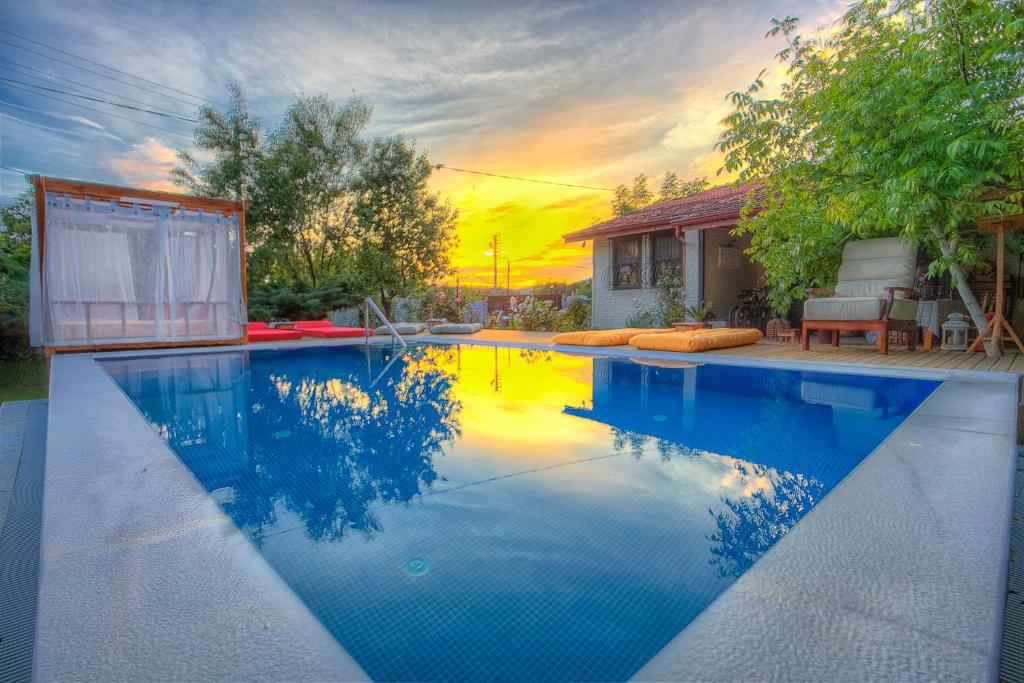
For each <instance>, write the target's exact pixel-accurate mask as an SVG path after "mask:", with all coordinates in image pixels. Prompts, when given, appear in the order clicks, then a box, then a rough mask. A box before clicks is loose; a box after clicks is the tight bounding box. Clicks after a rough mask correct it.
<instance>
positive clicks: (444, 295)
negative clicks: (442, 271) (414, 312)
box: [423, 287, 462, 323]
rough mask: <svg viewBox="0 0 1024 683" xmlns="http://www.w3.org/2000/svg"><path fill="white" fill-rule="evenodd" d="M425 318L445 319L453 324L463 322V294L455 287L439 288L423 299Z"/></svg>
mask: <svg viewBox="0 0 1024 683" xmlns="http://www.w3.org/2000/svg"><path fill="white" fill-rule="evenodd" d="M423 315H424V317H425V318H427V319H429V318H444V319H445V320H447V321H449V322H453V323H461V322H462V293H461V292H460V291H459V290H458V289H456V288H455V287H439V288H438V289H437V290H436V291H434V292H432V293H430V294H427V296H426V297H425V298H424V299H423Z"/></svg>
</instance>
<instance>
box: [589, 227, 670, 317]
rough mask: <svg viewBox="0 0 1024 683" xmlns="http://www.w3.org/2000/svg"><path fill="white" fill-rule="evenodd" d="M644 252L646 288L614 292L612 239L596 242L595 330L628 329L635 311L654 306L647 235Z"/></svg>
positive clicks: (654, 291)
mask: <svg viewBox="0 0 1024 683" xmlns="http://www.w3.org/2000/svg"><path fill="white" fill-rule="evenodd" d="M640 253H641V254H642V259H643V261H642V263H643V271H642V272H643V273H644V286H643V287H642V288H640V289H612V249H611V240H607V239H598V240H594V286H593V296H594V301H593V314H592V315H593V320H592V323H591V326H592V327H593V328H594V329H595V330H608V329H612V328H615V327H625V326H626V323H627V321H628V320H629V317H630V316H631V315H632V314H633V311H635V310H636V309H637V308H640V307H650V306H653V305H654V303H655V299H656V298H657V292H656V290H655V289H653V288H652V287H651V283H650V282H647V279H648V277H647V275H648V271H649V270H650V268H649V259H650V245H649V244H648V237H647V236H646V235H645V236H644V244H643V248H642V249H641V252H640Z"/></svg>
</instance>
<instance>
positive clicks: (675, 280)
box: [626, 265, 686, 327]
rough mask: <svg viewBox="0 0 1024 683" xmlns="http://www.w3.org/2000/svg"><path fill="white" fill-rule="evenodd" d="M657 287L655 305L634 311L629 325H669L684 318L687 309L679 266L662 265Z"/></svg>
mask: <svg viewBox="0 0 1024 683" xmlns="http://www.w3.org/2000/svg"><path fill="white" fill-rule="evenodd" d="M655 287H656V288H657V290H658V293H657V298H656V299H655V302H654V306H651V307H649V308H647V307H640V308H637V309H636V310H635V311H633V314H632V315H630V317H629V320H628V321H627V322H626V324H627V325H628V326H629V327H669V326H670V325H671V324H672V323H674V322H680V321H681V320H682V319H683V316H684V315H685V314H686V309H685V308H684V306H683V282H682V275H681V273H680V271H679V266H676V265H665V266H662V268H661V270H659V271H658V280H657V283H656V284H655Z"/></svg>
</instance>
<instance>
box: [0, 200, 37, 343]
mask: <svg viewBox="0 0 1024 683" xmlns="http://www.w3.org/2000/svg"><path fill="white" fill-rule="evenodd" d="M34 207H35V202H34V195H33V193H32V191H31V190H30V191H27V192H23V193H22V194H20V195H18V198H17V199H15V200H14V202H13V203H12V204H9V205H7V206H4V207H2V208H0V221H2V226H0V340H2V341H0V356H6V355H9V354H12V353H14V352H20V351H23V350H26V349H27V342H28V334H27V332H28V289H29V283H28V280H29V278H28V275H29V266H30V262H31V258H32V211H33V210H34ZM12 338H13V339H12ZM8 340H10V341H8Z"/></svg>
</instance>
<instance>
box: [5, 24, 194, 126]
mask: <svg viewBox="0 0 1024 683" xmlns="http://www.w3.org/2000/svg"><path fill="white" fill-rule="evenodd" d="M0 31H3V29H0ZM0 44H3V45H10V46H11V47H16V48H18V49H19V50H24V51H25V52H29V53H31V54H34V55H37V56H39V57H43V58H44V59H52V60H53V61H55V62H57V63H58V64H63V65H65V66H70V67H71V68H72V69H78V70H79V71H85V72H86V73H91V74H95V75H97V76H99V77H101V78H107V79H110V80H112V81H115V82H117V83H123V84H125V85H128V86H131V87H133V88H138V89H139V90H145V91H146V92H149V93H153V94H154V95H159V96H160V97H166V98H168V99H171V100H175V101H177V102H182V103H183V104H187V105H188V106H190V107H196V106H199V105H197V104H196V103H195V102H189V101H188V100H183V99H181V98H180V97H175V96H174V95H168V94H167V93H163V92H160V91H159V90H153V89H152V88H145V87H143V86H141V85H139V84H137V83H132V82H130V81H126V80H124V79H121V78H115V77H114V76H111V75H109V74H105V73H103V72H101V71H96V70H95V69H89V68H86V67H84V66H81V65H79V64H73V63H71V62H66V61H64V60H63V59H58V58H56V57H53V56H52V55H48V54H46V53H43V52H39V51H38V50H33V49H31V48H28V47H25V46H24V45H18V44H17V43H12V42H10V41H7V40H4V39H3V38H0ZM54 49H56V48H54ZM165 87H168V88H170V86H165ZM172 90H173V88H172ZM196 99H203V98H201V97H197V98H196Z"/></svg>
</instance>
